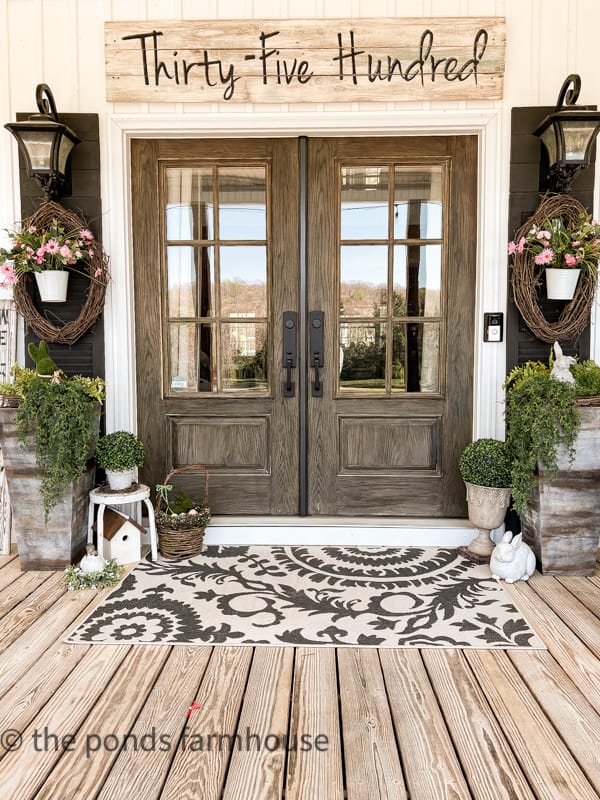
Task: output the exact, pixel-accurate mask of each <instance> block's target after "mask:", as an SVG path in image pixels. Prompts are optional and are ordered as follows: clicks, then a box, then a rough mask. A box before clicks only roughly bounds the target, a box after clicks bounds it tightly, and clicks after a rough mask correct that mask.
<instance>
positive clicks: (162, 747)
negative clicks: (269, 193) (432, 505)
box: [0, 556, 600, 800]
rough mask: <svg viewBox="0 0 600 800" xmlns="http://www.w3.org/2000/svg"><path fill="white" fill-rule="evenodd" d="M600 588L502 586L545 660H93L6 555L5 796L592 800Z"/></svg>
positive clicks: (567, 582)
mask: <svg viewBox="0 0 600 800" xmlns="http://www.w3.org/2000/svg"><path fill="white" fill-rule="evenodd" d="M599 575H600V573H597V575H596V576H595V577H594V578H569V579H566V578H565V579H557V578H549V577H542V576H540V575H538V574H536V575H535V576H534V577H533V578H532V579H531V581H530V582H529V584H528V585H519V586H518V587H507V588H508V589H509V591H510V593H511V594H512V595H513V597H514V599H515V601H516V602H517V603H518V604H519V605H520V606H521V608H522V610H523V611H524V612H525V613H526V614H527V616H528V618H529V620H530V621H531V622H532V624H534V626H535V627H536V629H537V632H538V633H539V635H540V636H541V637H542V639H543V640H544V642H545V643H546V645H547V647H548V650H547V651H540V650H538V651H525V650H518V651H513V652H510V651H497V652H492V651H489V650H488V651H485V650H465V651H458V650H420V651H417V650H383V649H382V650H379V651H378V650H375V649H339V650H337V651H336V650H335V649H333V648H315V649H310V648H307V649H296V650H295V649H293V648H256V649H253V648H244V647H215V648H211V647H195V648H194V647H190V648H186V647H181V646H178V647H167V646H163V647H161V646H129V645H113V646H99V645H93V646H90V645H73V644H65V643H64V642H63V638H64V636H65V634H66V632H67V631H68V630H70V629H71V628H72V627H74V623H76V621H77V620H78V619H79V618H82V617H84V616H85V615H86V614H87V613H89V611H90V610H91V608H92V607H93V606H94V604H96V603H97V602H98V601H99V599H100V597H102V596H103V593H102V592H101V593H96V592H91V591H88V592H76V593H66V592H65V591H64V589H63V578H62V574H61V573H48V572H28V573H21V571H20V567H19V562H18V558H16V556H2V557H0V745H1V746H0V789H1V791H0V796H1V797H2V798H3V799H5V798H11V799H13V798H14V800H27V798H34V797H35V798H64V800H67V799H68V800H76V799H77V798H85V799H86V800H91V799H92V798H102V800H108V799H109V798H110V799H111V800H138V799H139V800H151V798H165V799H166V798H169V799H171V798H172V799H173V800H185V799H186V798H202V800H210V799H211V798H214V800H217V798H227V800H257V799H258V798H269V800H275V799H276V798H285V800H297V799H298V798H303V800H338V798H348V800H362V799H363V798H364V800H377V798H388V799H389V800H396V798H410V800H438V798H452V799H453V800H458V799H459V798H461V799H462V798H476V799H478V800H479V798H481V799H482V800H483V799H484V798H485V800H499V798H511V800H526V799H527V798H538V800H569V798H573V800H575V799H576V800H597V798H598V797H599V796H600V660H599V659H600V577H599ZM194 701H198V702H199V703H200V704H201V708H199V709H196V710H193V711H191V712H189V707H190V705H191V704H192V703H193V702H194ZM236 734H237V735H238V736H239V738H238V739H232V740H229V739H224V738H223V737H225V736H231V737H233V736H235V735H236ZM211 735H212V736H211ZM219 737H221V738H220V740H219ZM288 737H289V748H286V747H285V746H281V745H282V742H284V740H285V739H286V738H288ZM230 742H233V748H231V747H229V744H230ZM219 744H220V747H219ZM10 747H12V748H13V749H9V748H10Z"/></svg>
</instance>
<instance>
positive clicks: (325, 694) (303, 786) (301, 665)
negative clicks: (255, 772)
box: [285, 647, 344, 800]
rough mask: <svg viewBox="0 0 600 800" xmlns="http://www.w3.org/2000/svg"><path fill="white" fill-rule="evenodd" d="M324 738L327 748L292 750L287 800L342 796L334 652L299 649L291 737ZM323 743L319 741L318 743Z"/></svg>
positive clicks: (295, 671)
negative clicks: (316, 750) (319, 750)
mask: <svg viewBox="0 0 600 800" xmlns="http://www.w3.org/2000/svg"><path fill="white" fill-rule="evenodd" d="M303 734H304V735H307V736H310V737H311V741H312V742H315V741H316V737H317V736H326V737H327V749H326V750H324V751H323V752H320V753H316V752H315V751H314V750H311V751H309V752H307V751H304V750H294V751H292V752H291V753H290V754H289V757H288V765H287V787H286V793H285V797H286V800H301V799H302V798H305V797H327V798H328V800H342V798H343V796H344V789H343V774H342V750H341V742H340V720H339V712H338V687H337V674H336V663H335V650H334V649H333V648H330V647H326V648H318V647H301V648H298V649H297V650H296V661H295V664H294V682H293V687H292V708H291V720H290V736H296V737H297V736H302V735H303ZM321 741H322V740H321Z"/></svg>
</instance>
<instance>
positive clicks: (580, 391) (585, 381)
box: [571, 361, 600, 397]
mask: <svg viewBox="0 0 600 800" xmlns="http://www.w3.org/2000/svg"><path fill="white" fill-rule="evenodd" d="M571 373H572V375H573V377H574V378H575V395H576V397H600V367H599V366H598V364H596V362H595V361H579V362H577V363H576V364H573V366H572V367H571Z"/></svg>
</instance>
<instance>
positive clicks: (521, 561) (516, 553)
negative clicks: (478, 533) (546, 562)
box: [490, 531, 535, 583]
mask: <svg viewBox="0 0 600 800" xmlns="http://www.w3.org/2000/svg"><path fill="white" fill-rule="evenodd" d="M490 570H491V573H492V578H494V579H495V580H497V581H499V580H500V579H501V578H504V580H505V581H506V582H507V583H514V582H515V581H526V580H528V578H529V577H530V576H531V575H533V573H534V572H535V556H534V554H533V551H532V549H531V547H529V545H528V544H525V542H524V541H523V534H521V533H519V534H517V536H515V537H513V535H512V533H511V532H510V531H507V532H506V533H505V534H504V536H503V537H502V539H501V540H500V542H498V544H497V545H496V547H495V548H494V550H493V552H492V555H491V558H490Z"/></svg>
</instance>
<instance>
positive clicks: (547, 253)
mask: <svg viewBox="0 0 600 800" xmlns="http://www.w3.org/2000/svg"><path fill="white" fill-rule="evenodd" d="M553 258H554V253H553V252H552V250H550V248H549V247H545V248H544V249H543V250H542V251H541V253H538V254H537V256H536V257H535V258H534V262H535V263H536V264H537V265H538V266H541V265H543V264H551V263H552V259H553Z"/></svg>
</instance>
